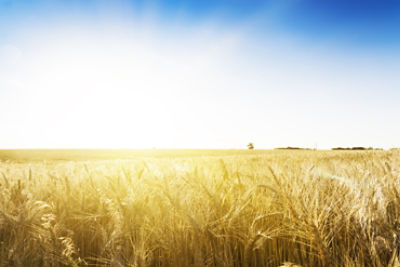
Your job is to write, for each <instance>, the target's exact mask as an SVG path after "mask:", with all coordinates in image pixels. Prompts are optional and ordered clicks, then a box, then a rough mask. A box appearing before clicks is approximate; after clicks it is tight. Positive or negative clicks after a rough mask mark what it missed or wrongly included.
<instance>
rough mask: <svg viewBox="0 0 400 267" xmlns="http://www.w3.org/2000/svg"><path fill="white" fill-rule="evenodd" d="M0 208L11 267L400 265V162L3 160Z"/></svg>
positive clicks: (344, 154) (139, 155)
mask: <svg viewBox="0 0 400 267" xmlns="http://www.w3.org/2000/svg"><path fill="white" fill-rule="evenodd" d="M0 200H1V201H0V266H143V267H144V266H171V267H172V266H185V267H186V266H248V267H250V266H282V265H284V266H393V267H394V266H400V262H399V258H398V257H399V244H400V243H399V236H400V152H399V151H373V150H372V151H314V150H304V151H289V150H254V151H250V150H176V151H173V150H143V151H130V150H113V151H106V150H90V151H89V150H85V151H79V150H53V151H45V150H27V151H23V150H19V151H18V150H14V151H13V150H9V151H7V150H2V151H0ZM294 264H296V265H294Z"/></svg>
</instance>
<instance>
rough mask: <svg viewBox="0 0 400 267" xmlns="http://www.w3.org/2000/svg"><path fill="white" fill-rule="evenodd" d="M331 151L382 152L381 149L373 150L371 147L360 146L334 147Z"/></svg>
mask: <svg viewBox="0 0 400 267" xmlns="http://www.w3.org/2000/svg"><path fill="white" fill-rule="evenodd" d="M332 150H383V149H382V148H373V147H362V146H355V147H334V148H332Z"/></svg>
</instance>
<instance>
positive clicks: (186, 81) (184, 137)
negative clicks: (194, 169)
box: [0, 0, 400, 149]
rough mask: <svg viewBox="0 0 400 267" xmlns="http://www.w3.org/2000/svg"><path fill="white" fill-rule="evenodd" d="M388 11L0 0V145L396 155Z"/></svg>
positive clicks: (311, 3) (352, 4)
mask: <svg viewBox="0 0 400 267" xmlns="http://www.w3.org/2000/svg"><path fill="white" fill-rule="evenodd" d="M399 14H400V2H398V1H393V0H389V1H385V2H382V1H373V0H366V1H361V0H349V1H334V0H327V1H315V0H300V1H290V0H287V1H278V0H269V1H261V0H254V1H244V0H233V1H227V0H219V1H211V0H205V1H192V0H190V1H177V0H171V1H112V2H107V1H95V0H93V1H84V2H82V1H65V0H57V1H44V0H43V1H39V0H29V1H27V0H22V1H14V0H0V123H1V125H2V131H1V132H0V148H22V149H23V148H135V149H143V148H148V149H151V148H153V147H155V148H169V149H174V148H176V149H180V148H208V149H210V148H221V149H224V148H228V149H242V148H245V147H246V145H247V143H248V142H253V143H254V144H255V148H256V149H257V148H276V147H287V146H294V147H309V148H315V147H317V148H331V147H356V146H363V147H370V146H371V147H379V148H391V147H399V146H400V142H399V139H398V136H400V126H399V125H398V124H397V123H396V121H397V117H398V115H399V114H400V105H399V100H400V91H399V90H398V89H399V88H400V80H399V79H398V77H397V76H398V74H399V73H400V33H399V31H398V27H399V26H400V15H399Z"/></svg>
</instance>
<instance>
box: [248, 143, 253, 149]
mask: <svg viewBox="0 0 400 267" xmlns="http://www.w3.org/2000/svg"><path fill="white" fill-rule="evenodd" d="M247 148H248V149H250V150H253V149H254V144H253V143H251V142H250V143H248V144H247Z"/></svg>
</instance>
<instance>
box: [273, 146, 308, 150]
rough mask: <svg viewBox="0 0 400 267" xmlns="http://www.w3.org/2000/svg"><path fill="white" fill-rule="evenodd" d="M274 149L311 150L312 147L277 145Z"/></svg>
mask: <svg viewBox="0 0 400 267" xmlns="http://www.w3.org/2000/svg"><path fill="white" fill-rule="evenodd" d="M275 149H293V150H312V148H307V147H293V146H288V147H277V148H275Z"/></svg>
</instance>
